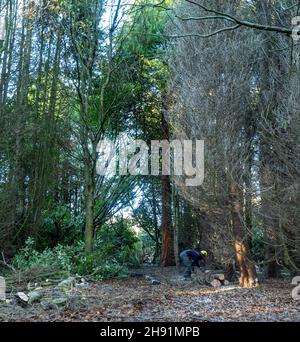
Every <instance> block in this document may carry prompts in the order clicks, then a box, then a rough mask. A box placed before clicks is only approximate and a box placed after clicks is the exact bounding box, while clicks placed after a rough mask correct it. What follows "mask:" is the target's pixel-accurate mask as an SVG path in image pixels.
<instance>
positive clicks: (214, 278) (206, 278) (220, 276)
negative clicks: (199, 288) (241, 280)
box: [193, 271, 229, 288]
mask: <svg viewBox="0 0 300 342" xmlns="http://www.w3.org/2000/svg"><path fill="white" fill-rule="evenodd" d="M193 278H194V280H195V281H196V282H198V283H199V284H201V285H210V286H212V287H213V288H218V287H221V286H228V285H229V281H228V280H227V279H226V278H225V274H224V273H222V271H221V272H220V271H205V272H202V271H198V272H197V273H196V274H195V275H194V277H193Z"/></svg>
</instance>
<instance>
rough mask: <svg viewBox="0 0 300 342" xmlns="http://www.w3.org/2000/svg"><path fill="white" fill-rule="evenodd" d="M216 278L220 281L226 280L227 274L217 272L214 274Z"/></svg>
mask: <svg viewBox="0 0 300 342" xmlns="http://www.w3.org/2000/svg"><path fill="white" fill-rule="evenodd" d="M213 277H214V279H218V280H220V281H225V274H224V273H217V274H213Z"/></svg>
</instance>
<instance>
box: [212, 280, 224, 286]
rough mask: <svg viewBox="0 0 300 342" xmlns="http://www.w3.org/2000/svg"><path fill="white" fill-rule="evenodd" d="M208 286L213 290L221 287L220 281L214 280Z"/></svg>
mask: <svg viewBox="0 0 300 342" xmlns="http://www.w3.org/2000/svg"><path fill="white" fill-rule="evenodd" d="M210 285H211V286H212V287H214V288H218V287H221V286H222V283H221V282H220V280H218V279H214V280H213V281H212V282H211V283H210Z"/></svg>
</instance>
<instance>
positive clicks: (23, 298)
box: [15, 292, 29, 304]
mask: <svg viewBox="0 0 300 342" xmlns="http://www.w3.org/2000/svg"><path fill="white" fill-rule="evenodd" d="M15 296H16V298H17V299H18V300H19V301H20V302H21V303H24V304H27V303H28V301H29V297H28V296H27V295H26V294H25V293H24V292H17V293H16V295H15Z"/></svg>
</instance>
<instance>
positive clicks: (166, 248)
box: [160, 114, 174, 267]
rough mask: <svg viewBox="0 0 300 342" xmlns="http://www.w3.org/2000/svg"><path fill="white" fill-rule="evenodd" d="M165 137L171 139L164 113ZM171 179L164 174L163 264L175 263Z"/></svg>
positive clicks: (163, 128)
mask: <svg viewBox="0 0 300 342" xmlns="http://www.w3.org/2000/svg"><path fill="white" fill-rule="evenodd" d="M162 134H163V139H165V140H169V125H168V123H167V121H166V119H165V117H164V114H162ZM171 191H172V190H171V181H170V176H168V175H163V176H162V224H161V226H162V250H161V256H160V262H161V265H162V266H164V267H166V266H173V265H174V252H173V243H172V229H171V226H172V214H171V202H172V201H171Z"/></svg>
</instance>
